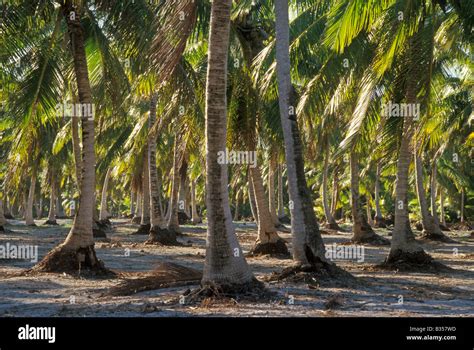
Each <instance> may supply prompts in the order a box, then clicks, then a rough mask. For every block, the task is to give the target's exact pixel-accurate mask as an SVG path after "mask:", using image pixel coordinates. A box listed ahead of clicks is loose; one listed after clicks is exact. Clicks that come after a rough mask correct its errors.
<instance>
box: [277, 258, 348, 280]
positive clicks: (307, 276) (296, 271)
mask: <svg viewBox="0 0 474 350" xmlns="http://www.w3.org/2000/svg"><path fill="white" fill-rule="evenodd" d="M268 281H287V282H293V283H301V282H303V283H308V284H309V285H315V284H316V285H346V286H347V285H352V284H354V283H355V282H356V278H355V277H354V276H353V275H352V274H350V273H349V272H347V271H345V270H343V269H341V268H340V267H338V266H337V265H336V264H334V263H332V262H328V261H323V260H321V259H319V258H318V257H313V261H312V262H311V263H310V264H306V265H301V264H298V265H295V266H290V267H287V268H285V269H283V270H282V271H281V272H280V273H276V272H274V273H272V275H271V276H270V277H269V278H268Z"/></svg>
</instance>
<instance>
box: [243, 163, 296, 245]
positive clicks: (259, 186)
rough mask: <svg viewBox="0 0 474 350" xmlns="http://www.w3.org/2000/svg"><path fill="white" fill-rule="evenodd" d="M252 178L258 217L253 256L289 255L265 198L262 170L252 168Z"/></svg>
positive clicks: (256, 167)
mask: <svg viewBox="0 0 474 350" xmlns="http://www.w3.org/2000/svg"><path fill="white" fill-rule="evenodd" d="M250 178H251V181H252V186H253V193H254V195H255V203H256V207H257V216H258V232H257V241H256V242H255V246H254V247H253V248H252V253H253V254H289V252H288V249H287V248H286V245H285V242H284V241H283V240H282V239H281V238H280V236H278V233H277V231H276V228H275V225H274V223H273V220H272V217H271V215H270V209H269V206H268V202H267V199H266V196H265V188H264V186H263V179H262V174H261V172H260V168H259V167H258V166H255V167H254V168H252V167H250Z"/></svg>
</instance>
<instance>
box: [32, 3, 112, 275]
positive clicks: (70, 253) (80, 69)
mask: <svg viewBox="0 0 474 350" xmlns="http://www.w3.org/2000/svg"><path fill="white" fill-rule="evenodd" d="M62 10H63V14H64V17H65V19H66V23H67V28H68V32H69V37H70V41H71V52H72V56H73V62H74V72H75V76H76V82H77V88H78V94H79V102H80V103H81V104H82V105H83V106H84V105H85V106H89V107H91V106H92V93H91V88H90V83H89V76H88V70H87V59H86V52H85V48H84V42H85V39H84V29H83V27H82V24H81V19H80V12H81V9H80V7H79V6H73V3H72V1H71V0H66V1H65V3H64V4H63V7H62ZM72 12H73V13H74V14H75V15H74V16H71V13H72ZM94 143H95V142H94V119H93V118H91V117H90V116H82V144H83V155H82V178H81V191H80V197H79V209H78V211H77V214H76V216H75V218H74V223H73V225H72V228H71V230H70V232H69V234H68V236H67V238H66V240H65V241H64V243H62V244H60V245H59V246H57V247H56V248H54V249H53V250H52V251H51V252H49V253H48V255H47V256H46V257H45V258H44V259H43V260H42V261H41V262H40V263H39V264H38V265H37V268H38V269H41V270H43V271H77V270H78V269H79V270H81V269H83V268H88V269H94V270H103V264H102V263H101V262H100V261H99V260H98V259H97V257H96V254H95V250H94V238H93V233H92V218H93V210H94V207H95V202H94V193H95V150H94Z"/></svg>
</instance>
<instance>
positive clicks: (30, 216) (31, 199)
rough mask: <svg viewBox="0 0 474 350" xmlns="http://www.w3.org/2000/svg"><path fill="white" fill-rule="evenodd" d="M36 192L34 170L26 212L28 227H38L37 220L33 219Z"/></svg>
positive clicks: (34, 171) (34, 170)
mask: <svg viewBox="0 0 474 350" xmlns="http://www.w3.org/2000/svg"><path fill="white" fill-rule="evenodd" d="M35 190H36V169H33V171H32V174H31V183H30V189H29V191H28V200H27V203H26V212H25V223H26V225H27V226H36V224H35V219H34V217H33V204H34V201H35Z"/></svg>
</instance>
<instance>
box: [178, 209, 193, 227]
mask: <svg viewBox="0 0 474 350" xmlns="http://www.w3.org/2000/svg"><path fill="white" fill-rule="evenodd" d="M178 222H179V224H180V225H186V224H187V223H189V222H190V217H189V216H188V214H186V213H185V212H184V211H178Z"/></svg>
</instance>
